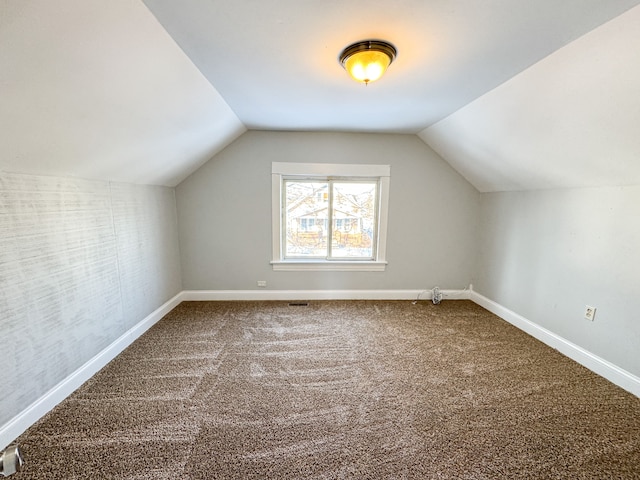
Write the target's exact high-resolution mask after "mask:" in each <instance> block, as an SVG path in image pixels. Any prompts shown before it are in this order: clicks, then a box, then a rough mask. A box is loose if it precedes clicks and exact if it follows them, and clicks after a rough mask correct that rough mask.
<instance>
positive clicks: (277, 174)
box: [270, 162, 391, 272]
mask: <svg viewBox="0 0 640 480" xmlns="http://www.w3.org/2000/svg"><path fill="white" fill-rule="evenodd" d="M283 177H291V178H298V179H304V178H309V177H325V178H337V177H341V178H347V177H351V178H353V179H358V178H374V179H378V180H379V188H378V197H379V201H378V212H377V213H378V218H377V228H378V230H377V238H376V240H377V249H376V252H375V255H376V258H375V259H374V260H372V261H358V260H351V259H349V260H344V261H337V260H333V261H327V260H325V259H324V258H317V259H310V258H299V259H285V258H284V253H285V244H284V242H283V238H282V228H283V216H282V209H283V208H284V203H283V195H282V189H283V183H282V178H283ZM390 179H391V167H390V166H389V165H380V164H375V165H374V164H368V165H367V164H342V163H295V162H272V164H271V193H272V196H271V205H272V208H271V215H272V220H271V224H272V242H271V245H272V256H271V258H272V260H271V262H270V263H271V265H272V266H273V270H274V271H344V272H346V271H351V272H354V271H359V272H365V271H366V272H383V271H385V270H386V265H387V260H386V251H387V229H388V219H389V187H390Z"/></svg>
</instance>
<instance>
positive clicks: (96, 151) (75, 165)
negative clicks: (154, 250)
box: [0, 0, 245, 185]
mask: <svg viewBox="0 0 640 480" xmlns="http://www.w3.org/2000/svg"><path fill="white" fill-rule="evenodd" d="M244 131H245V127H244V125H243V124H242V122H240V120H239V119H238V117H237V116H236V115H235V113H234V112H233V111H232V110H231V109H230V108H229V106H228V105H227V103H226V102H225V101H224V99H223V98H222V97H221V96H220V94H219V93H218V92H217V91H216V90H215V88H213V86H212V85H211V84H210V83H209V82H208V81H207V79H205V78H204V77H203V76H202V74H201V73H200V72H199V71H198V70H197V69H196V68H195V67H194V66H193V64H192V63H191V61H190V60H189V59H188V58H187V57H186V55H185V54H184V53H183V52H182V51H181V50H180V48H179V47H178V46H177V45H176V44H175V42H174V41H173V40H172V39H171V37H170V36H169V35H168V34H167V32H166V31H165V30H164V29H163V28H162V27H161V26H160V24H158V22H157V21H156V19H155V18H154V17H153V16H152V15H151V14H150V13H149V11H148V9H147V8H146V7H145V6H144V4H143V3H142V2H139V1H123V0H114V1H104V0H55V1H49V0H35V1H34V0H0V137H1V138H2V141H1V142H0V170H4V171H9V172H19V173H34V174H44V175H60V176H77V177H83V178H91V179H106V180H114V181H122V182H130V183H142V184H158V185H175V184H177V183H178V182H179V181H180V180H181V179H183V178H184V177H185V176H186V175H188V174H189V173H190V172H191V171H193V170H195V169H197V168H198V167H199V166H200V165H201V164H202V163H204V162H206V161H207V160H208V159H210V158H211V156H212V155H214V154H215V153H216V152H217V151H219V150H221V149H222V148H224V146H226V145H227V144H228V143H229V142H230V141H232V140H233V139H234V138H236V137H237V136H239V135H241V134H242V133H243V132H244Z"/></svg>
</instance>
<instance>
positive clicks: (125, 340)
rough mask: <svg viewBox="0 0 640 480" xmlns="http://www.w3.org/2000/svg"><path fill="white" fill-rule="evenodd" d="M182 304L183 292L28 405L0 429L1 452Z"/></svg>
mask: <svg viewBox="0 0 640 480" xmlns="http://www.w3.org/2000/svg"><path fill="white" fill-rule="evenodd" d="M181 301H182V292H180V293H178V294H177V295H176V296H175V297H173V298H172V299H171V300H169V301H167V302H166V303H165V304H164V305H162V306H161V307H159V308H158V309H156V310H155V311H154V312H152V313H151V314H149V315H147V317H146V318H145V319H143V320H142V321H141V322H139V323H138V324H137V325H135V326H134V327H132V328H131V329H129V330H128V331H127V332H125V333H124V334H123V335H122V336H120V337H119V338H118V339H117V340H116V341H115V342H113V343H112V344H111V345H109V346H108V347H107V348H105V349H104V350H102V351H101V352H100V353H98V354H97V355H96V356H95V357H93V358H92V359H91V360H89V361H88V362H87V363H85V364H84V365H83V366H82V367H80V368H79V369H77V370H76V371H75V372H73V373H72V374H71V375H69V376H68V377H67V378H65V379H64V380H63V381H61V382H60V383H58V384H57V385H56V386H55V387H53V388H52V389H51V390H49V391H48V392H47V393H45V394H44V395H43V396H42V397H40V398H39V399H38V400H36V401H35V402H34V403H32V404H31V405H29V406H28V407H27V408H26V409H24V410H23V411H22V412H20V413H19V414H18V415H16V416H15V417H13V418H12V419H11V420H9V422H8V423H6V424H5V425H2V426H0V450H2V449H3V448H5V447H6V446H7V445H9V444H10V443H11V442H13V441H14V440H15V439H16V438H17V437H18V436H19V435H21V434H22V433H23V432H24V431H25V430H27V428H29V427H30V426H31V425H33V424H34V423H36V422H37V421H38V420H39V419H40V418H42V417H43V416H44V415H45V414H46V413H47V412H49V411H51V410H52V409H53V408H54V407H55V406H56V405H58V404H59V403H60V402H62V401H63V400H64V399H65V398H67V397H68V396H69V395H71V394H72V393H73V392H74V391H75V390H76V389H78V387H80V385H82V384H83V383H84V382H86V381H87V380H89V379H90V378H91V377H92V376H93V375H95V374H96V373H97V372H98V371H99V370H100V369H101V368H103V367H104V366H105V365H106V364H107V363H109V362H110V361H111V360H113V359H114V358H115V357H116V356H118V355H119V354H120V353H121V352H122V351H123V350H124V349H125V348H127V347H128V346H129V345H131V344H132V343H133V342H134V341H135V340H136V339H137V338H138V337H140V336H141V335H142V334H143V333H144V332H146V331H147V330H148V329H149V328H151V327H152V326H153V325H154V324H155V323H157V322H158V321H159V320H160V319H161V318H162V317H164V316H165V315H166V314H167V313H169V312H170V311H171V310H173V309H174V308H175V307H176V306H177V305H178V304H179V303H180V302H181Z"/></svg>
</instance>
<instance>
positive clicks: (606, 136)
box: [420, 7, 640, 192]
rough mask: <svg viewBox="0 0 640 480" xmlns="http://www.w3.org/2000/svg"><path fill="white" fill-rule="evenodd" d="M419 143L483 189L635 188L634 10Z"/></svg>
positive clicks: (639, 83)
mask: <svg viewBox="0 0 640 480" xmlns="http://www.w3.org/2000/svg"><path fill="white" fill-rule="evenodd" d="M420 137H421V138H422V139H423V140H424V141H425V142H426V143H428V144H429V145H430V146H431V147H432V148H433V149H434V150H436V151H437V152H438V153H439V154H440V155H441V156H442V157H443V158H445V159H446V160H447V161H448V162H449V164H450V165H451V166H453V167H454V168H455V169H456V170H457V171H458V172H460V173H461V174H462V175H464V176H465V177H466V178H467V179H468V180H469V181H470V182H471V183H472V184H473V185H474V186H475V187H476V188H477V189H478V190H480V191H481V192H491V191H508V190H536V189H550V188H567V187H574V188H579V187H598V186H624V185H640V7H636V8H634V9H632V10H630V11H629V12H628V13H626V14H625V15H622V16H620V17H618V18H616V19H614V20H612V21H610V22H608V23H606V24H605V25H602V26H601V27H599V28H597V29H596V30H593V31H592V32H589V33H588V34H586V35H585V36H583V37H582V38H580V39H578V40H576V41H575V42H573V43H571V44H569V45H567V46H566V47H564V48H562V49H560V50H558V51H557V52H555V53H554V54H553V55H550V56H549V57H547V58H545V59H543V60H542V61H540V62H539V63H537V64H536V65H534V66H532V67H531V68H529V69H528V70H526V71H524V72H522V73H521V74H520V75H518V76H516V77H514V78H513V79H511V80H509V81H508V82H506V83H504V84H503V85H501V86H499V87H498V88H496V89H495V90H493V91H491V92H489V93H487V94H486V95H484V96H482V97H480V98H479V99H477V100H475V101H474V102H472V103H471V104H469V105H467V106H465V107H463V108H462V109H461V110H458V111H457V112H455V113H454V114H453V115H451V116H449V117H448V118H446V119H444V120H442V121H440V122H439V123H437V124H435V125H433V126H431V127H429V128H426V129H425V130H423V131H422V132H421V133H420Z"/></svg>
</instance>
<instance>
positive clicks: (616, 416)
mask: <svg viewBox="0 0 640 480" xmlns="http://www.w3.org/2000/svg"><path fill="white" fill-rule="evenodd" d="M18 441H19V444H20V446H21V448H22V450H23V453H24V456H25V459H26V466H25V470H24V471H23V472H21V473H19V474H16V475H15V477H12V478H15V479H16V480H23V479H85V478H86V479H102V478H105V479H107V478H108V479H338V478H359V479H379V478H380V479H402V478H407V479H409V478H415V479H418V478H419V479H454V478H455V479H520V478H526V479H614V478H615V479H632V478H640V399H638V398H637V397H635V396H633V395H631V394H629V393H627V392H625V391H623V390H622V389H619V388H618V387H616V386H614V385H612V384H611V383H609V382H607V381H606V380H604V379H602V378H600V377H598V376H597V375H595V374H593V373H591V372H590V371H588V370H586V369H585V368H583V367H581V366H580V365H578V364H576V363H574V362H573V361H571V360H569V359H567V358H566V357H564V356H562V355H561V354H559V353H558V352H556V351H554V350H552V349H550V348H548V347H546V346H545V345H543V344H541V343H540V342H538V341H536V340H535V339H533V338H531V337H529V336H528V335H526V334H524V333H522V332H520V331H519V330H517V329H516V328H514V327H512V326H510V325H509V324H507V323H506V322H504V321H502V320H500V319H498V318H497V317H495V316H494V315H492V314H490V313H489V312H487V311H486V310H484V309H482V308H481V307H478V306H477V305H475V304H473V303H471V302H468V301H447V302H443V303H442V304H440V305H432V304H431V303H430V302H420V303H418V304H416V305H413V304H412V303H411V302H408V301H407V302H398V301H354V302H347V301H322V302H316V301H314V302H310V304H309V306H306V307H304V306H289V305H288V304H287V303H286V302H185V303H182V304H181V305H179V306H178V307H177V308H176V309H175V310H174V311H172V312H171V313H170V314H169V315H167V316H166V317H165V318H164V319H163V320H161V321H160V322H159V323H158V324H156V325H155V326H154V327H153V328H152V329H151V330H149V331H148V332H147V333H146V334H145V335H144V336H142V337H141V338H140V339H139V340H138V341H137V342H136V343H134V344H133V345H132V346H131V347H130V348H128V349H127V350H126V351H125V352H123V353H122V354H121V355H120V356H119V357H118V358H117V359H115V360H114V361H113V362H111V363H110V364H109V365H108V366H107V367H105V368H104V369H103V370H102V371H100V372H99V373H98V374H97V375H96V376H95V377H94V378H92V379H91V380H90V381H89V382H87V383H86V384H85V385H83V386H82V387H81V388H80V389H79V390H78V391H77V392H75V393H74V394H73V395H72V396H71V397H69V398H68V399H67V400H65V401H64V402H63V403H62V404H61V405H60V406H59V407H58V408H56V409H55V410H53V411H52V412H50V413H49V414H48V415H47V416H46V417H44V418H43V419H42V420H41V421H40V422H38V423H37V424H36V425H34V426H33V427H32V428H31V429H29V430H28V431H27V432H26V433H25V434H24V435H22V436H21V437H20V438H19V439H18Z"/></svg>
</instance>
